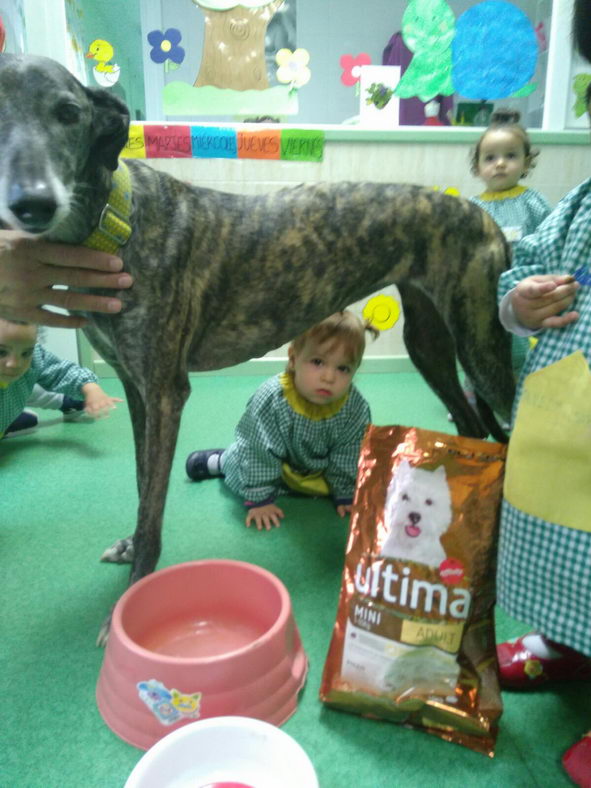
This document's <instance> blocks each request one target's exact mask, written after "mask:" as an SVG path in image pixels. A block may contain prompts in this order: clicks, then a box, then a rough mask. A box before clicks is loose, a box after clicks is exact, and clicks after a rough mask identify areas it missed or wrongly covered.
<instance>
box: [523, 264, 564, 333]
mask: <svg viewBox="0 0 591 788" xmlns="http://www.w3.org/2000/svg"><path fill="white" fill-rule="evenodd" d="M578 288H579V283H578V282H577V281H576V280H575V279H573V277H572V276H568V275H558V274H543V275H537V276H528V277H527V278H526V279H522V280H521V282H519V284H518V285H517V287H516V288H515V290H514V291H513V295H512V296H511V304H512V306H513V311H514V312H515V317H516V318H517V320H518V321H519V322H520V323H521V325H523V326H525V327H526V328H531V329H534V330H537V329H539V328H562V327H563V326H566V325H568V324H569V323H574V321H575V320H577V319H578V317H579V313H578V312H575V311H571V312H564V310H565V309H568V307H569V306H570V304H572V302H573V300H574V297H575V293H576V291H577V290H578ZM562 312H564V314H561V313H562Z"/></svg>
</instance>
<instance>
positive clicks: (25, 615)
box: [0, 373, 591, 788]
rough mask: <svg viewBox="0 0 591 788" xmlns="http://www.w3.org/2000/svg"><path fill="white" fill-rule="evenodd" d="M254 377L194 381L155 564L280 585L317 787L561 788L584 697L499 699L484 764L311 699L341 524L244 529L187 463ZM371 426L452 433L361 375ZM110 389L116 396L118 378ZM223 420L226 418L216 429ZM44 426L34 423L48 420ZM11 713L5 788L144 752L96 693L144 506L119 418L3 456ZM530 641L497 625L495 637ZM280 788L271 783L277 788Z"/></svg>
mask: <svg viewBox="0 0 591 788" xmlns="http://www.w3.org/2000/svg"><path fill="white" fill-rule="evenodd" d="M262 380H263V378H261V377H225V376H224V377H223V376H220V377H201V378H195V379H194V381H193V394H192V396H191V399H190V400H189V403H188V405H187V407H186V409H185V412H184V416H183V424H182V428H181V435H180V439H179V445H178V450H177V457H176V461H175V464H174V467H173V473H172V479H171V485H170V492H169V496H168V503H167V509H166V514H165V526H164V548H163V552H162V556H161V560H160V564H159V566H160V567H164V566H167V565H170V564H174V563H178V562H182V561H188V560H194V559H199V558H212V557H220V558H234V559H240V560H245V561H251V562H253V563H257V564H260V565H261V566H264V567H266V568H267V569H269V570H270V571H272V572H274V573H275V574H277V575H278V576H279V577H280V578H281V579H282V580H283V582H284V583H285V584H286V586H287V588H288V590H289V592H290V594H291V597H292V601H293V606H294V612H295V617H296V621H297V623H298V626H299V628H300V631H301V635H302V638H303V642H304V646H305V648H306V651H307V653H308V655H309V658H310V672H309V676H308V681H307V684H306V687H305V690H304V692H303V694H302V697H301V700H300V705H299V708H298V711H297V712H296V714H295V715H294V717H292V719H290V720H289V721H288V722H287V723H286V725H285V730H286V731H287V732H288V733H289V734H291V735H292V736H294V737H295V738H296V739H297V740H298V741H299V742H300V744H301V745H302V746H303V747H304V749H305V750H306V751H307V752H308V754H309V756H310V758H311V759H312V761H313V763H314V765H315V767H316V769H317V772H318V776H319V779H320V784H321V786H322V788H345V786H347V787H348V786H351V787H352V788H353V787H354V788H382V787H383V788H387V787H389V786H396V788H399V787H400V788H404V787H405V786H413V788H414V787H415V786H416V787H417V788H419V787H420V788H430V787H431V786H436V787H437V788H448V787H449V788H478V787H479V786H491V788H501V787H502V788H505V786H509V787H510V788H531V787H533V786H543V788H560V786H568V785H570V782H569V781H568V780H567V779H566V777H565V776H564V775H563V772H562V770H561V767H560V756H561V754H562V752H563V751H564V750H565V749H566V748H567V747H568V746H569V745H570V744H571V743H572V742H574V741H575V739H576V738H578V737H579V736H580V735H581V734H582V733H583V732H584V731H585V730H587V729H588V728H589V726H590V724H591V714H590V708H591V704H590V695H589V685H581V684H579V685H573V686H567V687H566V688H561V689H560V690H556V691H554V690H545V691H538V692H536V693H535V694H527V695H526V694H523V695H519V694H515V693H513V694H510V693H506V694H505V713H504V716H503V718H502V720H501V730H500V734H499V739H498V745H497V754H496V757H495V758H494V759H492V760H490V759H488V758H486V757H485V756H482V755H478V754H476V753H474V752H471V751H470V750H467V749H465V748H463V747H460V746H458V745H454V744H448V743H446V742H443V741H440V740H439V739H436V738H434V737H431V736H427V735H425V734H423V733H420V732H417V731H415V730H407V729H404V728H402V727H398V726H395V725H393V724H390V723H384V722H377V721H371V720H366V719H362V718H360V717H357V716H353V715H349V714H345V713H341V712H338V711H334V710H330V709H327V708H324V707H323V706H322V705H321V704H320V702H319V701H318V698H317V695H318V687H319V683H320V676H321V671H322V667H323V663H324V658H325V655H326V650H327V647H328V643H329V639H330V634H331V630H332V625H333V621H334V615H335V611H336V604H337V597H338V591H339V584H340V574H341V568H342V561H343V554H344V546H345V539H346V526H345V524H344V522H343V521H342V520H340V519H339V518H338V517H337V515H336V514H335V512H334V510H333V508H332V506H331V505H330V503H328V502H327V501H310V500H302V499H285V501H284V508H285V512H286V518H285V520H284V524H283V526H282V527H281V528H280V529H277V530H274V531H272V532H269V533H266V532H263V533H259V532H257V531H255V530H252V529H246V528H245V527H244V525H243V511H242V507H241V504H240V503H239V502H238V501H236V500H235V499H234V498H233V497H232V496H231V495H229V494H227V493H226V491H225V490H224V488H223V485H222V483H221V482H220V481H219V480H214V481H209V482H206V483H203V484H200V485H198V484H192V483H190V482H188V481H187V480H186V479H185V475H184V460H185V457H186V455H187V453H188V452H189V451H190V450H192V449H194V448H198V447H210V446H223V445H225V444H227V443H228V441H229V440H230V438H231V436H232V432H233V427H234V424H235V422H236V420H237V418H238V417H239V416H240V413H241V411H242V408H243V406H244V404H245V402H246V400H247V399H248V397H249V395H250V394H251V393H252V391H253V390H254V389H255V387H256V386H257V385H258V384H259V383H260V382H261V381H262ZM358 383H359V387H360V389H361V390H362V391H363V393H364V394H365V396H366V397H367V398H368V400H369V401H370V403H371V406H372V411H373V419H374V422H375V423H376V424H393V423H399V424H409V425H410V424H412V425H416V426H421V427H426V428H430V429H440V430H445V431H448V430H449V426H450V425H449V424H448V422H447V420H446V415H445V412H444V410H443V407H442V406H441V405H440V403H439V402H438V401H437V400H436V399H435V397H434V396H433V395H432V394H431V393H430V391H429V390H428V389H427V388H426V387H425V385H424V384H423V383H422V381H421V379H420V378H419V377H418V375H415V374H411V373H397V374H392V375H379V374H374V375H364V376H360V377H359V380H358ZM104 387H105V388H106V389H107V390H108V391H109V392H110V393H111V394H113V395H117V394H120V392H121V386H120V384H119V382H118V381H116V380H106V381H105V382H104ZM222 414H223V415H222ZM52 415H53V414H51V413H48V412H42V416H43V418H45V419H51V418H52ZM0 479H1V487H0V491H1V492H0V496H1V500H2V509H3V517H2V529H1V532H0V533H1V534H2V547H1V556H2V569H1V576H2V614H1V622H2V623H1V633H0V638H1V639H0V650H1V652H2V660H1V670H2V681H1V684H2V687H3V692H2V696H3V701H4V703H3V712H2V723H1V724H0V728H1V730H2V733H1V734H0V742H1V752H2V757H1V760H0V784H1V785H2V786H11V787H12V786H32V787H35V788H36V786H43V788H52V787H53V786H55V787H56V788H57V787H58V786H59V788H69V787H70V786H76V788H78V786H80V788H89V787H90V786H97V787H99V786H100V788H117V787H118V786H123V785H124V783H125V780H126V778H127V776H128V774H129V773H130V771H131V770H132V768H133V766H134V765H135V764H136V762H137V761H138V760H139V758H140V757H141V755H142V753H141V751H139V750H137V749H134V748H133V747H131V746H129V745H127V744H125V743H124V742H123V741H121V740H119V739H118V738H117V737H116V736H115V735H114V734H113V733H112V732H111V731H110V730H109V728H107V727H106V725H105V724H104V723H103V721H102V719H101V717H100V716H99V713H98V711H97V708H96V704H95V699H94V692H95V683H96V679H97V676H98V673H99V670H100V666H101V660H102V655H103V652H102V651H101V650H99V649H97V648H96V647H95V645H94V641H95V637H96V634H97V631H98V629H99V626H100V623H101V620H102V618H103V617H104V615H105V614H106V613H107V611H108V610H109V608H110V606H111V605H112V603H113V602H114V601H115V600H116V599H117V597H118V596H119V595H120V594H121V593H122V592H123V591H124V589H125V587H126V580H127V574H128V570H127V568H125V567H120V566H114V565H106V564H101V563H99V562H98V557H99V555H100V554H101V552H102V550H103V549H104V548H105V547H106V546H108V545H109V544H110V543H112V542H113V541H114V540H116V539H117V538H119V537H122V536H127V535H128V534H129V533H131V532H132V530H133V526H134V519H135V510H136V503H137V501H136V493H135V480H134V462H133V448H132V440H131V429H130V425H129V422H128V416H127V412H126V407H125V406H124V405H121V406H120V407H119V408H118V409H117V411H115V412H114V413H113V414H112V415H111V417H110V418H109V419H107V420H104V421H101V422H97V423H79V424H70V423H69V424H62V423H61V421H60V422H57V423H55V422H54V423H53V424H52V425H50V426H46V427H44V428H43V429H40V430H38V431H37V433H36V434H34V435H31V436H27V437H20V438H17V439H13V440H6V441H3V442H2V443H1V444H0ZM522 631H523V627H522V626H520V625H519V624H518V623H517V622H514V621H512V620H510V619H507V618H506V617H505V616H503V615H501V614H499V616H498V636H499V638H502V639H505V638H507V637H510V636H514V635H517V634H520V633H521V632H522ZM278 788H280V786H278Z"/></svg>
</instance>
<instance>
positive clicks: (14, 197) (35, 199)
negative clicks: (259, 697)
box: [8, 184, 57, 233]
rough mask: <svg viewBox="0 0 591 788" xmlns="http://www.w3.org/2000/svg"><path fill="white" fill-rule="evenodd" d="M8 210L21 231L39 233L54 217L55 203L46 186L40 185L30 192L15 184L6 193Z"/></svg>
mask: <svg viewBox="0 0 591 788" xmlns="http://www.w3.org/2000/svg"><path fill="white" fill-rule="evenodd" d="M8 208H9V209H10V211H12V214H13V215H14V216H15V217H16V218H17V219H18V221H19V223H20V224H21V226H22V228H23V229H25V230H28V231H29V232H31V233H41V232H43V230H46V229H47V228H48V227H49V225H50V223H51V220H52V219H53V217H54V216H55V212H56V211H57V202H56V201H55V197H54V196H53V193H52V191H51V189H50V188H49V187H48V186H44V185H41V186H38V187H37V188H35V190H34V191H32V190H30V189H23V187H22V186H20V185H16V184H15V185H13V186H11V188H10V190H9V193H8Z"/></svg>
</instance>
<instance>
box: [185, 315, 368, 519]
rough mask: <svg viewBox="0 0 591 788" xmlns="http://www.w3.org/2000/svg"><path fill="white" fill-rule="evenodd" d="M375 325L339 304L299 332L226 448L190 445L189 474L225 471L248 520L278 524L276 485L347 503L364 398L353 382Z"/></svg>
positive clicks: (345, 508) (345, 509) (346, 506)
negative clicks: (282, 366) (197, 448)
mask: <svg viewBox="0 0 591 788" xmlns="http://www.w3.org/2000/svg"><path fill="white" fill-rule="evenodd" d="M366 331H369V332H370V333H371V334H372V335H373V336H374V338H375V337H376V336H377V334H378V331H377V329H375V328H373V327H372V326H370V325H368V324H367V323H363V322H362V321H361V320H360V319H359V318H358V317H357V316H356V315H354V314H353V313H352V312H349V311H344V312H337V313H336V314H334V315H331V317H328V318H327V319H326V320H323V321H322V322H321V323H318V324H317V325H315V326H313V327H312V328H311V329H309V330H308V331H306V332H305V333H304V334H302V335H300V336H299V337H297V338H296V339H294V341H293V342H292V343H291V344H290V346H289V349H288V359H289V361H288V365H287V370H286V371H285V372H284V373H283V374H281V375H276V376H275V377H273V378H271V379H270V380H268V381H266V382H265V383H263V385H262V386H261V387H260V388H259V389H258V390H257V391H256V392H255V394H254V395H253V396H252V397H251V399H250V400H249V402H248V405H247V407H246V412H245V413H244V415H243V416H242V418H241V419H240V422H239V424H238V426H237V428H236V435H235V441H234V443H233V444H232V445H231V446H230V447H229V448H228V449H226V450H225V451H224V450H223V449H209V450H205V451H194V452H192V453H191V454H190V455H189V457H188V458H187V463H186V469H187V474H188V476H189V477H190V478H191V479H193V480H195V481H201V480H203V479H209V478H212V477H214V476H223V477H224V479H225V482H226V484H227V485H228V487H229V488H230V489H231V490H232V491H233V492H234V493H236V494H237V495H240V496H241V497H242V498H243V499H244V504H245V506H246V507H247V509H248V514H247V516H246V525H247V526H249V525H251V524H252V523H255V525H256V527H257V529H258V530H261V529H262V528H265V529H267V530H270V529H271V528H272V527H273V526H276V527H278V526H279V524H280V520H281V518H282V517H283V516H284V513H283V511H282V510H281V509H280V508H279V507H278V506H277V505H276V504H275V498H276V497H277V496H278V495H280V494H281V493H285V492H289V491H290V490H294V491H296V492H299V493H304V494H307V495H331V496H332V498H333V501H334V503H335V506H336V508H337V512H338V513H339V515H340V516H341V517H344V516H345V515H346V514H348V513H349V512H350V511H351V504H352V502H353V493H354V490H355V481H356V477H357V460H358V456H359V450H360V447H361V439H362V438H363V434H364V432H365V428H366V427H367V425H368V424H369V422H370V411H369V406H368V404H367V402H366V401H365V399H364V398H363V397H362V396H361V394H360V393H359V391H358V390H357V389H356V388H355V386H354V385H353V376H354V375H355V372H356V371H357V368H358V367H359V365H360V363H361V359H362V358H363V353H364V350H365V332H366Z"/></svg>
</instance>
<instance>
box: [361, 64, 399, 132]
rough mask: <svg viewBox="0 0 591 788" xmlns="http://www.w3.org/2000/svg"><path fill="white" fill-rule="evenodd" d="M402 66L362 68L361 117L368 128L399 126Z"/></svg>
mask: <svg viewBox="0 0 591 788" xmlns="http://www.w3.org/2000/svg"><path fill="white" fill-rule="evenodd" d="M399 82H400V66H362V67H361V78H360V81H359V85H360V89H359V101H360V104H359V117H360V119H361V121H362V122H363V123H364V124H365V125H367V126H385V127H386V128H395V127H396V126H398V116H399V108H400V101H399V99H398V98H397V96H396V95H395V94H396V86H397V85H398V83H399Z"/></svg>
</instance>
